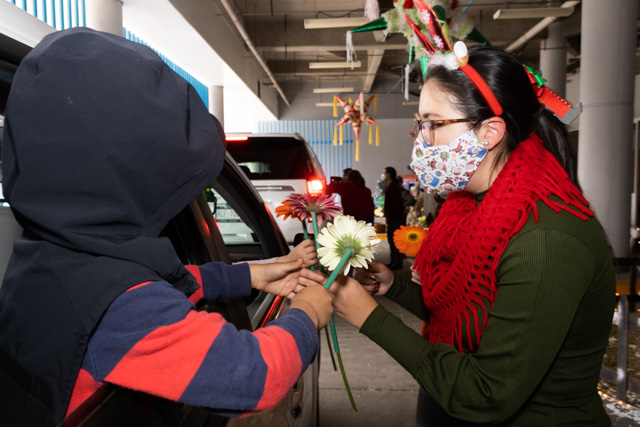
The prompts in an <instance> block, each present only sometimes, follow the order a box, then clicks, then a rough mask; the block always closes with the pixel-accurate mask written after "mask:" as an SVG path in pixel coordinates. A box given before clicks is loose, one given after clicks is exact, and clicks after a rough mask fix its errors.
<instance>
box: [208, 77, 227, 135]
mask: <svg viewBox="0 0 640 427" xmlns="http://www.w3.org/2000/svg"><path fill="white" fill-rule="evenodd" d="M209 112H210V113H211V114H213V115H214V116H216V119H218V120H219V121H220V124H222V128H224V87H223V86H211V87H210V88H209Z"/></svg>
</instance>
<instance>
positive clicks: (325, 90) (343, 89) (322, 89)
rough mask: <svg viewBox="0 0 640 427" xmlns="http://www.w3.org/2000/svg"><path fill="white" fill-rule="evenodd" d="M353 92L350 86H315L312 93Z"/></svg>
mask: <svg viewBox="0 0 640 427" xmlns="http://www.w3.org/2000/svg"><path fill="white" fill-rule="evenodd" d="M349 92H353V88H352V87H316V88H314V89H313V93H349Z"/></svg>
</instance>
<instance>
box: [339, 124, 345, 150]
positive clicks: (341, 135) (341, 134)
mask: <svg viewBox="0 0 640 427" xmlns="http://www.w3.org/2000/svg"><path fill="white" fill-rule="evenodd" d="M343 134H344V129H342V125H340V145H342V138H343Z"/></svg>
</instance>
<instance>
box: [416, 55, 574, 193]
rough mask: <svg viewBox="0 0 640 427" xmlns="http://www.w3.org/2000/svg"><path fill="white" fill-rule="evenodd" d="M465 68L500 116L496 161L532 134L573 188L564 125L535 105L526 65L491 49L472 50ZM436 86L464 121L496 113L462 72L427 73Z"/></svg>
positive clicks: (438, 69) (437, 68) (441, 70)
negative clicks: (484, 87)
mask: <svg viewBox="0 0 640 427" xmlns="http://www.w3.org/2000/svg"><path fill="white" fill-rule="evenodd" d="M469 65H471V66H472V67H473V68H474V69H475V70H476V71H477V72H478V74H480V75H481V76H482V78H483V79H484V80H485V82H486V83H487V84H488V85H489V87H490V88H491V91H492V92H493V94H494V95H495V96H496V98H497V99H498V101H499V102H500V105H501V106H502V108H503V110H504V112H503V113H502V115H501V116H500V117H501V118H502V119H503V120H504V121H505V123H506V125H507V128H506V133H505V138H504V142H505V144H501V146H502V148H501V151H500V152H499V156H498V161H501V160H504V159H506V157H508V156H509V155H510V154H511V153H512V152H513V150H515V148H516V147H517V146H518V144H520V142H522V141H524V140H525V139H527V138H528V137H529V136H530V135H531V134H532V133H533V132H535V133H536V134H537V135H538V136H539V137H540V139H542V142H543V144H544V147H545V148H546V149H547V150H549V152H551V153H552V154H553V155H554V156H555V157H556V159H557V160H558V162H559V163H560V165H562V167H563V168H564V169H565V170H566V171H567V173H568V174H569V177H570V179H571V181H572V182H573V183H574V184H576V185H577V176H576V170H575V161H574V158H573V155H572V153H571V149H570V146H569V136H568V132H567V129H566V128H565V126H564V124H563V123H562V122H560V121H559V120H558V119H557V118H556V117H554V116H553V114H552V113H550V112H549V111H547V110H545V109H544V108H542V105H541V104H540V103H539V102H538V99H537V98H536V96H535V94H534V93H533V90H532V89H531V83H530V82H529V77H527V74H526V71H525V69H524V66H523V65H522V63H520V61H518V60H517V59H516V58H515V57H514V56H512V55H510V54H508V53H506V52H503V51H500V50H498V49H495V48H491V47H486V46H472V47H470V48H469ZM429 80H435V81H437V83H438V85H439V87H440V89H441V90H442V91H443V92H445V93H447V94H450V95H452V97H453V98H454V104H455V106H456V108H457V109H458V110H459V111H460V112H461V113H462V114H464V116H465V117H477V118H480V119H485V118H489V117H493V116H494V114H493V112H492V111H491V109H490V108H489V105H488V104H487V102H486V101H485V100H484V98H483V97H482V95H481V94H480V91H479V90H478V89H477V88H476V86H475V85H474V84H473V82H472V81H471V80H470V79H469V78H468V77H467V76H466V75H465V74H464V73H463V72H462V71H460V70H453V71H452V70H449V69H447V68H446V67H444V66H433V67H431V68H429V72H428V74H427V77H426V81H429Z"/></svg>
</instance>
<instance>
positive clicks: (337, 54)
mask: <svg viewBox="0 0 640 427" xmlns="http://www.w3.org/2000/svg"><path fill="white" fill-rule="evenodd" d="M216 1H217V2H220V3H221V4H222V8H221V10H222V11H223V12H222V13H225V14H227V16H228V19H229V22H230V23H231V24H233V25H234V27H233V28H234V29H235V30H236V31H237V33H236V34H237V36H238V37H244V38H245V44H247V45H253V48H254V50H253V55H254V56H256V55H259V56H260V58H261V60H262V61H263V64H264V68H265V69H266V70H267V71H266V72H265V73H271V74H270V78H268V76H269V75H268V74H265V79H264V82H263V84H264V85H266V86H273V85H274V81H275V83H276V85H277V86H280V87H281V88H282V91H283V92H284V94H285V96H286V94H287V92H288V91H293V90H299V88H300V85H302V84H304V85H306V86H308V87H318V88H320V87H325V88H326V87H336V86H338V87H353V88H354V92H355V93H358V92H360V91H363V92H367V93H372V92H378V93H380V92H387V93H390V92H394V91H395V92H399V93H401V92H402V85H401V84H399V82H400V81H401V79H402V78H403V76H404V69H405V66H406V65H407V63H408V60H409V45H408V42H407V39H406V38H405V37H404V36H403V35H402V34H399V33H392V34H387V35H384V34H383V32H382V31H369V32H358V33H353V45H354V47H355V49H356V55H357V60H358V61H360V63H361V66H360V67H359V68H354V69H353V70H352V69H350V68H335V69H313V68H310V65H309V64H310V63H312V62H344V61H345V60H346V59H347V58H346V55H347V52H346V42H345V34H346V32H347V30H349V29H350V28H353V27H347V28H345V27H336V28H318V29H310V28H309V29H305V20H326V22H330V21H335V20H336V19H339V18H354V17H363V16H364V8H365V3H366V1H365V0H235V1H234V0H216ZM400 1H402V0H400ZM225 3H226V6H227V9H224V6H225ZM377 3H378V5H379V10H380V13H384V12H386V11H388V10H390V9H392V8H393V1H392V0H380V1H378V2H377ZM436 3H440V4H444V5H445V6H450V5H451V4H454V5H457V7H456V9H455V11H456V12H457V13H458V14H463V15H464V16H467V17H468V18H469V19H470V20H471V22H472V23H473V26H474V28H475V29H476V30H477V31H478V32H479V33H480V34H481V35H482V36H484V37H485V38H486V40H488V41H489V43H490V44H491V45H492V46H495V47H498V48H502V49H506V50H508V51H511V52H512V53H513V54H514V55H516V56H517V57H518V58H519V59H520V60H521V61H522V62H523V63H526V64H528V65H530V66H533V67H534V68H537V67H538V66H539V56H540V49H541V43H542V42H543V40H544V38H545V37H546V35H547V33H546V27H543V28H542V29H541V30H540V31H538V32H536V33H535V34H530V33H531V31H530V30H531V29H532V28H534V27H535V26H536V25H539V23H540V22H541V21H542V19H543V18H520V19H494V14H496V12H497V11H498V10H505V9H523V8H526V9H543V8H558V7H563V6H564V7H566V6H567V5H570V6H572V9H573V11H572V13H570V15H569V16H568V17H564V18H556V19H562V20H563V22H564V32H565V35H566V39H567V46H568V49H567V52H568V55H567V65H568V71H569V73H571V72H575V71H577V70H578V69H579V60H580V12H581V10H580V2H579V1H572V2H569V1H532V0H529V1H527V0H514V1H495V0H458V1H457V2H456V1H452V0H443V1H436ZM431 4H435V3H434V2H433V1H432V2H431ZM234 15H235V16H234ZM234 18H235V22H233V21H234ZM323 22H324V21H323ZM528 32H529V34H527V33H528ZM474 43H475V42H473V41H469V40H467V44H469V45H471V44H474ZM248 47H249V46H248ZM246 55H252V51H251V49H249V48H248V49H247V52H246ZM421 78H422V77H421V73H420V72H419V67H415V68H414V71H413V72H412V73H411V75H410V81H411V87H412V92H413V93H416V92H417V91H418V90H419V85H420V81H421ZM318 97H320V95H318Z"/></svg>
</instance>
